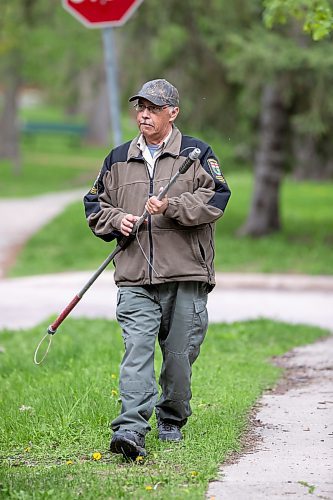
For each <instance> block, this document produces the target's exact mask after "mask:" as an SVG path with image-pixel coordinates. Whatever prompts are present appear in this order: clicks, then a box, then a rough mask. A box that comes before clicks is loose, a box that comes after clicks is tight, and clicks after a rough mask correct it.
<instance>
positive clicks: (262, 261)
mask: <svg viewBox="0 0 333 500" xmlns="http://www.w3.org/2000/svg"><path fill="white" fill-rule="evenodd" d="M229 178H230V185H231V188H232V192H233V194H232V197H231V199H230V202H229V205H228V207H227V210H226V213H225V216H224V217H223V218H222V219H221V220H220V221H219V222H218V224H217V231H216V259H215V262H216V269H217V270H218V271H224V272H228V271H229V272H263V273H274V272H276V273H303V274H313V275H316V274H317V275H318V274H328V275H330V274H333V252H332V243H333V218H332V199H333V184H332V183H317V184H313V183H309V182H303V183H296V182H293V181H291V180H286V181H285V183H284V185H283V188H282V218H283V229H282V231H281V232H280V233H278V234H275V235H270V236H267V237H264V238H260V239H252V238H238V237H237V236H236V232H237V229H238V228H239V227H240V226H241V225H242V223H243V222H244V220H245V218H246V214H247V210H248V206H249V203H250V197H251V190H252V177H251V175H250V173H249V172H238V173H237V174H231V175H230V176H229ZM92 179H94V176H92ZM91 183H92V182H91ZM55 234H56V235H58V237H57V238H56V239H55V238H54V235H55ZM78 241H79V242H80V244H79V245H78ZM113 246H114V244H113V243H111V244H110V243H109V244H106V243H105V242H103V241H102V240H100V239H98V238H96V237H95V236H93V234H92V233H91V232H90V230H89V229H88V227H87V224H86V221H85V216H84V211H83V205H82V204H81V203H75V204H73V205H71V206H70V207H68V208H67V209H66V211H65V212H64V213H63V214H61V215H60V216H59V217H57V218H56V219H54V220H53V221H52V222H51V223H50V224H48V225H47V226H45V227H44V228H43V229H42V230H41V231H40V232H39V233H38V234H36V235H35V236H33V237H32V238H31V240H30V241H29V242H28V244H27V245H26V247H25V248H24V249H23V251H22V252H21V254H20V255H19V257H18V260H17V262H16V264H15V266H14V267H13V268H12V270H11V272H10V275H11V276H21V275H31V274H41V273H53V272H60V271H67V270H93V269H96V268H97V267H98V266H99V265H100V263H101V262H102V261H103V260H104V259H105V258H106V257H107V255H108V254H109V253H110V252H111V251H112V249H113Z"/></svg>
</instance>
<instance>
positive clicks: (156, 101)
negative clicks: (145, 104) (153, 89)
mask: <svg viewBox="0 0 333 500" xmlns="http://www.w3.org/2000/svg"><path fill="white" fill-rule="evenodd" d="M137 99H146V101H149V102H151V103H153V104H155V106H165V105H166V104H167V103H166V102H165V101H162V100H161V99H158V98H157V97H152V96H148V95H145V94H137V95H133V96H132V97H130V98H129V99H128V101H129V102H131V101H136V100H137Z"/></svg>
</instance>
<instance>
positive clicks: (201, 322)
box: [189, 298, 208, 364]
mask: <svg viewBox="0 0 333 500" xmlns="http://www.w3.org/2000/svg"><path fill="white" fill-rule="evenodd" d="M206 304H207V298H204V299H196V300H194V315H193V325H192V331H191V337H190V342H189V358H190V363H191V364H193V363H194V361H195V360H196V359H197V357H198V356H199V352H200V346H201V344H202V342H203V341H204V338H205V335H206V332H207V328H208V313H207V308H206Z"/></svg>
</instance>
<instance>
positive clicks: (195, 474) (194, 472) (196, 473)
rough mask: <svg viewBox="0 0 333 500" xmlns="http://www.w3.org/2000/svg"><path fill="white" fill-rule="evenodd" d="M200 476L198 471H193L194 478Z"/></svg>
mask: <svg viewBox="0 0 333 500" xmlns="http://www.w3.org/2000/svg"><path fill="white" fill-rule="evenodd" d="M198 474H199V472H197V471H195V470H193V471H192V472H191V476H192V477H196V476H197V475H198Z"/></svg>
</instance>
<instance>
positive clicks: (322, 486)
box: [0, 191, 333, 500]
mask: <svg viewBox="0 0 333 500" xmlns="http://www.w3.org/2000/svg"><path fill="white" fill-rule="evenodd" d="M82 194H83V193H82V191H75V192H68V193H63V194H61V195H59V194H56V195H45V196H40V197H35V198H31V199H28V200H23V199H20V200H1V201H0V213H1V214H2V220H1V224H0V227H1V241H0V306H1V313H0V328H1V329H3V328H9V329H16V328H28V327H31V326H34V325H36V324H38V323H39V322H41V321H43V320H45V319H46V318H48V317H49V316H50V315H54V314H55V315H57V314H58V313H60V312H61V311H62V309H63V308H64V307H65V306H66V305H67V304H68V302H69V301H70V300H71V299H72V298H73V296H74V295H75V294H76V293H77V292H78V291H79V290H80V289H81V288H82V286H83V285H84V284H85V283H86V282H87V281H88V279H89V278H90V277H91V275H92V273H93V271H91V272H90V273H89V272H80V273H62V274H57V275H46V276H34V277H27V278H15V279H1V277H3V276H4V269H5V266H6V264H7V263H8V262H10V260H11V259H13V258H14V256H15V251H16V249H17V248H18V247H20V246H21V245H23V244H24V242H25V240H26V239H27V238H28V237H29V236H30V235H32V234H33V233H34V232H35V231H36V230H38V229H39V228H40V227H41V226H42V225H43V224H45V223H47V222H48V221H49V220H50V219H51V218H52V217H54V216H55V215H56V214H57V213H59V212H61V211H62V210H63V208H64V207H65V206H66V205H67V204H68V203H70V202H72V201H74V200H76V199H80V198H81V197H82ZM13 213H15V214H19V217H12V214H13ZM11 217H12V218H11ZM115 304H116V287H115V285H114V283H113V273H112V268H111V267H110V269H109V270H107V271H105V272H104V273H103V274H102V275H101V276H100V277H99V278H98V280H97V281H96V283H95V284H94V285H93V289H92V290H89V291H88V292H87V294H86V295H85V296H84V298H83V299H82V301H81V302H80V303H79V304H78V306H77V307H76V308H75V309H74V311H73V312H72V314H71V315H72V316H76V317H77V316H86V317H104V318H114V317H115ZM208 312H209V316H210V321H211V322H218V321H223V322H233V321H243V320H246V319H253V318H258V317H267V318H272V319H275V320H280V321H286V322H291V323H307V324H312V325H318V326H321V327H324V328H328V329H329V330H330V331H332V332H333V277H325V276H323V277H308V276H284V275H256V274H251V275H248V274H246V275H239V274H229V273H223V274H218V275H217V286H216V288H215V289H214V291H213V292H212V293H211V294H210V296H209V302H208ZM42 334H44V332H41V335H42ZM332 359H333V336H332V337H329V338H328V339H327V340H325V341H323V342H318V343H316V344H313V345H309V346H306V347H303V348H299V349H295V350H294V351H293V352H292V353H288V354H287V355H286V356H284V357H283V358H282V360H281V363H283V365H284V366H285V367H286V369H287V374H288V377H287V378H286V379H285V380H284V381H283V382H282V385H281V386H279V387H278V388H277V389H276V390H275V391H274V392H271V393H268V394H265V395H264V396H263V397H262V399H261V400H260V401H259V403H258V413H257V415H256V416H255V417H254V422H255V425H254V428H253V429H252V430H251V431H250V434H249V439H250V440H251V441H252V442H254V444H253V445H252V447H250V448H249V450H248V453H246V452H245V453H243V454H240V455H239V456H237V457H234V460H233V461H232V463H230V464H228V465H224V466H222V468H221V478H220V479H219V480H218V481H214V482H213V483H211V485H210V487H209V490H208V493H207V497H208V498H213V497H214V498H215V499H221V500H222V499H223V500H243V499H244V500H248V499H249V500H251V499H253V500H261V499H262V500H264V499H270V498H274V499H285V498H286V497H289V498H292V499H303V498H304V499H305V498H309V495H310V494H311V498H322V499H332V500H333V480H332V478H333V470H332V464H333V451H332V449H333V447H332V444H333V370H332Z"/></svg>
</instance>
